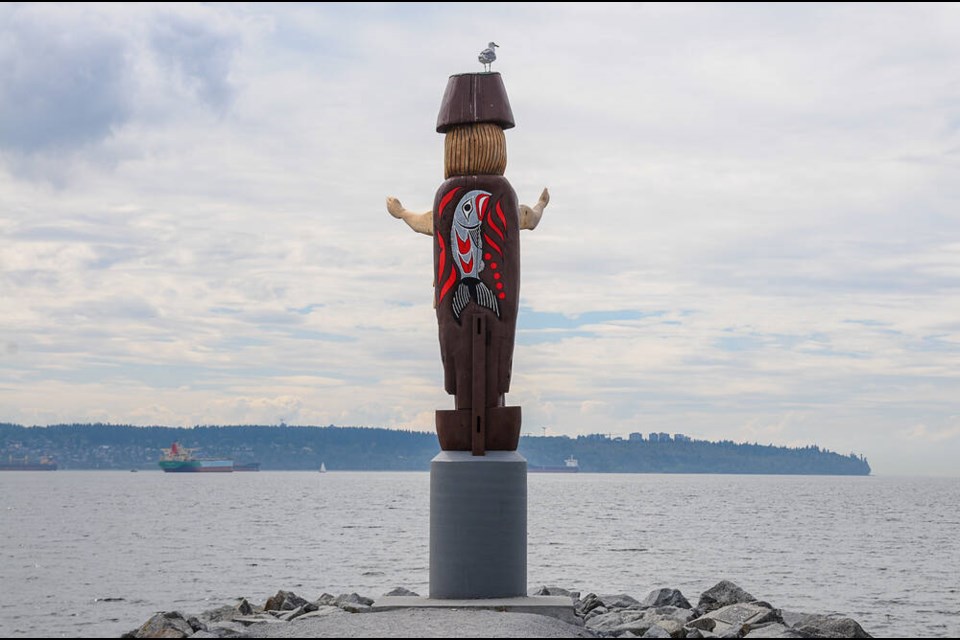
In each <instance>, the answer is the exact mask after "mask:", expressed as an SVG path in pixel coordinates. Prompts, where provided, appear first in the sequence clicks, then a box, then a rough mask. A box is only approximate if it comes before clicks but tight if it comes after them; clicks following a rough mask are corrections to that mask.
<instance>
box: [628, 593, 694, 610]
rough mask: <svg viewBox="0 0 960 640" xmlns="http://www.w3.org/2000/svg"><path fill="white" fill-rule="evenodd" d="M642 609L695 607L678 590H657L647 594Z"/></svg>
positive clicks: (641, 604)
mask: <svg viewBox="0 0 960 640" xmlns="http://www.w3.org/2000/svg"><path fill="white" fill-rule="evenodd" d="M640 606H642V607H662V606H671V607H678V608H680V609H692V608H693V606H692V605H691V604H690V603H689V602H687V599H686V598H684V597H683V594H682V593H680V592H679V591H677V590H676V589H655V590H654V591H651V592H650V593H649V594H647V597H646V598H644V599H643V602H641V603H640Z"/></svg>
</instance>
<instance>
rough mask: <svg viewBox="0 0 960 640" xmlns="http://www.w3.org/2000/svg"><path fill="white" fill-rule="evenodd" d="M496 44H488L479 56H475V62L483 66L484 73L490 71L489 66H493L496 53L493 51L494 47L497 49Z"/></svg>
mask: <svg viewBox="0 0 960 640" xmlns="http://www.w3.org/2000/svg"><path fill="white" fill-rule="evenodd" d="M499 46H500V45H498V44H497V43H496V42H490V43H488V44H487V48H486V49H484V50H483V51H481V52H480V55H479V56H477V60H479V61H480V63H481V64H482V65H483V70H484V71H490V65H492V64H493V61H494V60H496V59H497V52H496V51H494V49H495V48H496V47H499Z"/></svg>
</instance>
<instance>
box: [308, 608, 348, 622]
mask: <svg viewBox="0 0 960 640" xmlns="http://www.w3.org/2000/svg"><path fill="white" fill-rule="evenodd" d="M342 611H343V609H341V608H340V607H334V606H333V605H327V606H323V607H320V608H318V609H317V610H316V611H311V612H309V613H305V614H303V615H302V616H300V617H299V618H297V620H306V619H308V618H322V617H323V616H328V615H330V614H332V613H341V612H342Z"/></svg>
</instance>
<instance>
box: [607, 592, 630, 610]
mask: <svg viewBox="0 0 960 640" xmlns="http://www.w3.org/2000/svg"><path fill="white" fill-rule="evenodd" d="M600 602H602V603H603V606H605V607H606V608H607V611H614V610H616V609H626V608H628V607H635V606H637V605H638V604H640V602H639V601H638V600H637V599H636V598H633V597H631V596H628V595H627V594H625V593H618V594H615V595H606V596H600Z"/></svg>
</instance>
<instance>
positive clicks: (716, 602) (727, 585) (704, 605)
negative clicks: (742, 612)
mask: <svg viewBox="0 0 960 640" xmlns="http://www.w3.org/2000/svg"><path fill="white" fill-rule="evenodd" d="M754 600H756V598H754V597H753V596H752V595H750V594H749V593H747V592H746V591H744V590H743V589H741V588H740V587H738V586H737V585H735V584H733V583H732V582H730V581H729V580H721V581H720V582H718V583H717V584H715V585H714V586H712V587H710V588H709V589H707V590H706V591H704V592H703V593H702V594H701V595H700V602H699V603H698V604H697V608H698V609H702V610H703V611H705V612H710V611H714V610H716V609H719V608H721V607H726V606H728V605H731V604H739V603H741V602H753V601H754Z"/></svg>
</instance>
